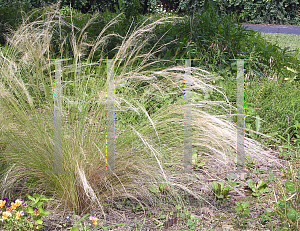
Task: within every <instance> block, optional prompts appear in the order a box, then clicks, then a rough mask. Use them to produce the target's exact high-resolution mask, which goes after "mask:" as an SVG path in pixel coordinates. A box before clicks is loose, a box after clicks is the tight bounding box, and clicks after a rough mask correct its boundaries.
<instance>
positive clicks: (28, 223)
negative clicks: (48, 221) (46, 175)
mask: <svg viewBox="0 0 300 231" xmlns="http://www.w3.org/2000/svg"><path fill="white" fill-rule="evenodd" d="M28 198H29V199H30V200H31V201H30V202H25V203H24V201H23V200H21V199H16V200H13V201H12V202H11V203H9V199H8V198H3V199H1V200H0V216H1V219H0V221H1V222H0V228H5V230H36V229H40V228H42V227H43V226H42V224H43V221H42V216H45V215H48V214H50V213H49V212H47V211H44V210H43V208H42V205H43V202H44V201H48V200H51V199H47V198H45V197H44V196H39V195H38V194H33V197H31V196H28ZM33 206H36V207H33Z"/></svg>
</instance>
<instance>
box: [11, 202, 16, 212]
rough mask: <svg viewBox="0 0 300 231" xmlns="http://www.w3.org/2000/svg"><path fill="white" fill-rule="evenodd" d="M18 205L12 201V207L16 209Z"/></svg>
mask: <svg viewBox="0 0 300 231" xmlns="http://www.w3.org/2000/svg"><path fill="white" fill-rule="evenodd" d="M17 207H18V206H17V205H16V204H15V203H14V202H11V209H12V210H14V209H16V208H17Z"/></svg>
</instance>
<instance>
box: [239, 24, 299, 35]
mask: <svg viewBox="0 0 300 231" xmlns="http://www.w3.org/2000/svg"><path fill="white" fill-rule="evenodd" d="M241 24H242V25H243V26H244V27H246V28H248V29H253V30H254V31H259V32H262V33H272V34H274V33H279V34H296V35H300V26H295V25H271V24H247V23H241Z"/></svg>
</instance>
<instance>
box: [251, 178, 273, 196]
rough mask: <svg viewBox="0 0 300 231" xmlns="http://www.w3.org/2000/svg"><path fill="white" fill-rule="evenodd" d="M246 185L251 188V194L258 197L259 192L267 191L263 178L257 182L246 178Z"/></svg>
mask: <svg viewBox="0 0 300 231" xmlns="http://www.w3.org/2000/svg"><path fill="white" fill-rule="evenodd" d="M248 187H249V188H250V189H251V191H252V195H253V196H255V197H258V196H259V195H260V194H262V193H264V192H267V191H268V188H267V187H268V186H267V184H266V182H264V181H263V180H260V181H258V182H257V183H255V182H254V181H253V180H251V179H250V180H248Z"/></svg>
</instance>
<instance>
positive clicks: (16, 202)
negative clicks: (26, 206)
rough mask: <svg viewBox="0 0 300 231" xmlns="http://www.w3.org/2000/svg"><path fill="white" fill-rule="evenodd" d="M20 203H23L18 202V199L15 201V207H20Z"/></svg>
mask: <svg viewBox="0 0 300 231" xmlns="http://www.w3.org/2000/svg"><path fill="white" fill-rule="evenodd" d="M22 203H23V201H22V200H20V199H17V200H16V201H15V205H16V206H17V207H18V206H20V205H22Z"/></svg>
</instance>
